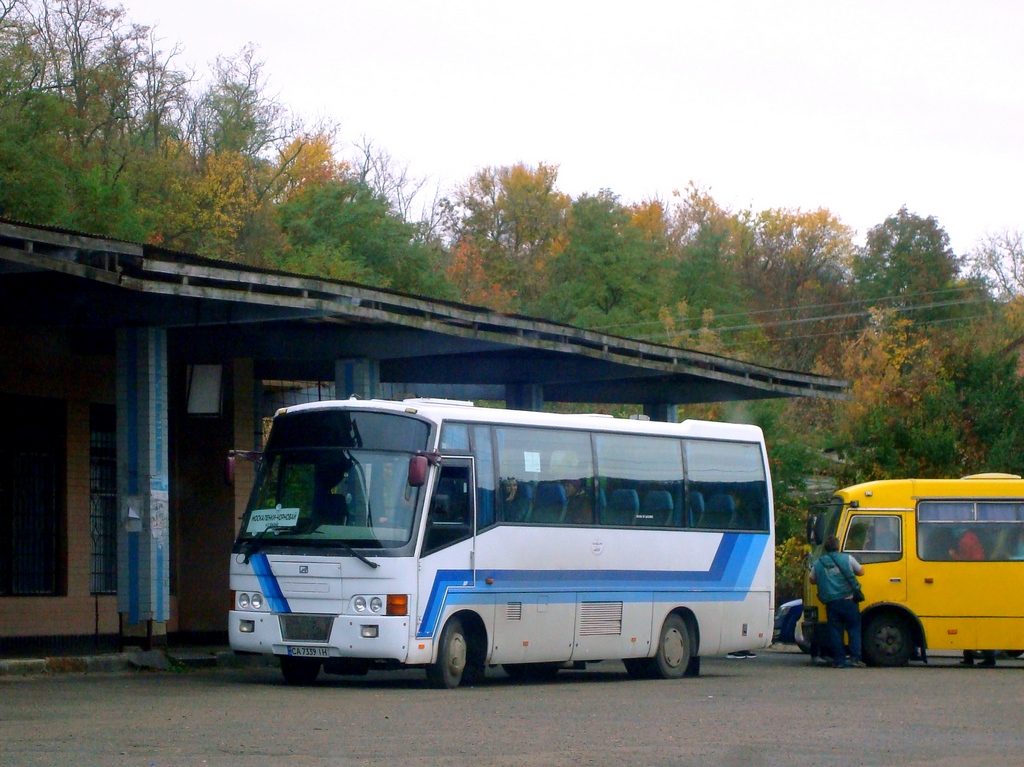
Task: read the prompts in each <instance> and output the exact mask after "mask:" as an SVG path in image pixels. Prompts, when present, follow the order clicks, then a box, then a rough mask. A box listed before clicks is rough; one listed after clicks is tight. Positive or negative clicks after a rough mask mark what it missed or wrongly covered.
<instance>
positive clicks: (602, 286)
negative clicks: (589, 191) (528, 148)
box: [538, 191, 666, 335]
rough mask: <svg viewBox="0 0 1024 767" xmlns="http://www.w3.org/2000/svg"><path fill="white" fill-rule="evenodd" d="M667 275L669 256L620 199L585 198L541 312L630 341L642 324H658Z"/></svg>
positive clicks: (575, 209) (572, 215)
mask: <svg viewBox="0 0 1024 767" xmlns="http://www.w3.org/2000/svg"><path fill="white" fill-rule="evenodd" d="M665 272H666V264H665V261H664V254H663V253H661V252H659V249H658V248H657V245H656V243H652V241H651V240H650V238H648V237H647V236H646V233H645V231H644V229H642V228H641V227H638V226H636V225H634V223H633V219H632V216H631V214H630V211H629V210H628V209H627V208H625V207H624V206H623V205H622V204H621V203H620V202H619V201H618V199H617V198H616V196H615V195H613V194H612V193H610V192H607V191H605V192H601V193H600V194H597V195H582V196H581V197H579V198H578V199H577V200H576V201H575V202H573V204H572V207H571V209H570V211H569V218H568V225H567V227H566V241H565V247H564V248H562V249H561V250H560V251H559V252H558V253H557V254H556V255H555V256H554V257H553V258H552V262H551V284H552V288H551V289H550V290H549V291H548V293H547V295H546V296H545V297H544V298H543V299H542V300H541V301H540V302H539V304H538V309H539V311H540V312H541V313H542V314H543V316H546V317H550V318H551V319H554V320H557V321H559V322H566V323H571V324H574V325H579V326H582V327H591V328H602V329H610V330H611V332H620V333H622V334H624V335H628V334H629V331H630V330H632V329H634V328H635V327H637V325H638V323H639V324H640V325H643V323H644V321H647V323H648V325H649V326H650V325H656V324H657V321H658V308H659V307H660V306H661V305H663V303H664V294H663V287H662V286H663V285H664V284H665ZM620 329H621V330H620Z"/></svg>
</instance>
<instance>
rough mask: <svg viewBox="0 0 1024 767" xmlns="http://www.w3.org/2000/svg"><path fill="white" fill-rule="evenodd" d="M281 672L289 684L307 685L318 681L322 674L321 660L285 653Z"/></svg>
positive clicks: (282, 657)
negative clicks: (294, 656) (291, 655)
mask: <svg viewBox="0 0 1024 767" xmlns="http://www.w3.org/2000/svg"><path fill="white" fill-rule="evenodd" d="M281 674H282V675H283V676H284V681H285V682H287V683H288V684H292V685H297V686H301V687H305V686H306V685H310V684H313V682H315V681H316V678H317V676H318V675H319V674H320V661H318V660H310V659H309V658H292V657H290V656H288V655H283V656H281Z"/></svg>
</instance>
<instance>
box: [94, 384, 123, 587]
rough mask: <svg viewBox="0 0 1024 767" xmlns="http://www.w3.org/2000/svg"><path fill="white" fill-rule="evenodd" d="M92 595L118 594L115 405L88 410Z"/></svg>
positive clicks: (97, 406) (99, 406) (98, 406)
mask: <svg viewBox="0 0 1024 767" xmlns="http://www.w3.org/2000/svg"><path fill="white" fill-rule="evenodd" d="M89 535H90V537H91V539H92V554H91V570H90V574H89V593H91V594H116V593H117V429H116V416H115V409H114V406H113V405H95V404H94V405H92V406H91V407H90V408H89Z"/></svg>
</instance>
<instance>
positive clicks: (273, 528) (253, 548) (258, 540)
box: [242, 525, 292, 565]
mask: <svg viewBox="0 0 1024 767" xmlns="http://www.w3.org/2000/svg"><path fill="white" fill-rule="evenodd" d="M291 529H292V528H291V527H290V526H288V525H267V526H266V527H264V528H263V529H262V530H260V531H259V532H258V533H256V535H254V536H253V537H252V538H250V539H249V545H248V546H246V548H245V551H244V552H243V554H244V555H245V556H244V558H243V559H242V564H244V565H247V564H249V557H251V556H252V555H253V554H255V553H256V552H257V551H259V550H260V547H261V546H262V545H263V541H264V540H265V539H266V537H267V533H277V532H280V531H282V530H291Z"/></svg>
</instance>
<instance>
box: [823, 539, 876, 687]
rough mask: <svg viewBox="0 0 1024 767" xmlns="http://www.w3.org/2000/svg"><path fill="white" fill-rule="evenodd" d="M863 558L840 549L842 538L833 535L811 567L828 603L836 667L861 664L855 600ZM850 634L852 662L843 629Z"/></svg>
mask: <svg viewBox="0 0 1024 767" xmlns="http://www.w3.org/2000/svg"><path fill="white" fill-rule="evenodd" d="M863 574H864V568H863V567H861V565H860V562H858V561H857V560H856V559H854V558H853V557H851V556H850V555H849V554H840V553H839V539H838V538H836V537H835V536H834V535H830V536H829V537H828V538H827V539H826V540H825V553H824V554H822V555H821V556H820V557H819V558H818V561H817V562H815V563H814V567H813V568H812V569H811V583H813V584H815V585H816V586H817V587H818V599H820V600H821V603H822V604H823V605H825V618H826V621H827V622H828V633H829V637H830V638H831V640H832V659H833V660H832V663H833V665H834V666H835V667H836V668H848V667H850V666H858V667H861V666H863V665H864V661H863V660H861V647H860V605H859V604H857V602H856V601H854V598H853V592H854V587H855V586H857V587H859V586H860V584H859V583H858V582H857V579H856V576H858V575H863ZM844 630H845V631H846V633H847V634H848V635H849V637H850V662H849V663H847V662H846V650H845V646H844V644H843V631H844Z"/></svg>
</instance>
